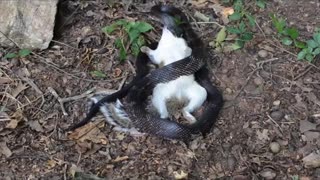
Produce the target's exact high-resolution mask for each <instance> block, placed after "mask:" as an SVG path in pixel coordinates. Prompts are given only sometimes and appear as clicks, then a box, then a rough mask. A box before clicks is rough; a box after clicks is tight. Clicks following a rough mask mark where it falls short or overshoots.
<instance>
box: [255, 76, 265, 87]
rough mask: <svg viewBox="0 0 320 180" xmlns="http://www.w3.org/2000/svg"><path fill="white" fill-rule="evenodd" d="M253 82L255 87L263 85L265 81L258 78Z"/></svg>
mask: <svg viewBox="0 0 320 180" xmlns="http://www.w3.org/2000/svg"><path fill="white" fill-rule="evenodd" d="M253 82H254V84H255V85H257V86H260V85H261V84H263V79H262V78H261V77H256V78H254V79H253Z"/></svg>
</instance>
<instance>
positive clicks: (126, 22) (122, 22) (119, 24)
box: [114, 19, 128, 26]
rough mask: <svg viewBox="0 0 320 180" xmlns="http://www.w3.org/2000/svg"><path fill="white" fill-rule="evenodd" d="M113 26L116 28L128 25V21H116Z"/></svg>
mask: <svg viewBox="0 0 320 180" xmlns="http://www.w3.org/2000/svg"><path fill="white" fill-rule="evenodd" d="M114 24H115V25H117V26H125V25H126V24H128V21H127V20H125V19H120V20H118V21H116V22H115V23H114Z"/></svg>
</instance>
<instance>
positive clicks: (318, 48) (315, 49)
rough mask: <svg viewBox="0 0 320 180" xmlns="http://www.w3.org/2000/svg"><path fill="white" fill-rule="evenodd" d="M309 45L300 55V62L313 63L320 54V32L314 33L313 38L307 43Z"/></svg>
mask: <svg viewBox="0 0 320 180" xmlns="http://www.w3.org/2000/svg"><path fill="white" fill-rule="evenodd" d="M306 43H307V45H306V47H304V48H303V49H302V50H301V51H300V52H299V53H298V60H303V59H306V60H307V61H309V62H312V61H313V60H314V58H315V57H316V56H317V55H319V54H320V32H317V33H314V34H313V38H312V39H309V40H307V41H306Z"/></svg>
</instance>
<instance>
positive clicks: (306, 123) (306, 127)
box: [300, 120, 317, 133]
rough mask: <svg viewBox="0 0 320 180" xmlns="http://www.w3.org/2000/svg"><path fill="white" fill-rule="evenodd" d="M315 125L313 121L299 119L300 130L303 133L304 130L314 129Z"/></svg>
mask: <svg viewBox="0 0 320 180" xmlns="http://www.w3.org/2000/svg"><path fill="white" fill-rule="evenodd" d="M316 128H317V125H316V124H314V123H311V122H309V121H308V120H302V121H300V132H301V133H304V132H306V131H310V130H315V129H316Z"/></svg>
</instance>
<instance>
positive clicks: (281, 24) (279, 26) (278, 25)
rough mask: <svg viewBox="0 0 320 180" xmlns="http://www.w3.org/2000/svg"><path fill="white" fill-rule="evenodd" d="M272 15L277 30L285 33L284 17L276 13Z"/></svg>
mask: <svg viewBox="0 0 320 180" xmlns="http://www.w3.org/2000/svg"><path fill="white" fill-rule="evenodd" d="M270 16H271V20H272V24H273V26H274V27H275V28H276V30H277V31H278V32H279V33H283V32H284V28H285V26H286V22H285V21H284V20H283V19H281V18H278V17H276V15H274V14H271V15H270Z"/></svg>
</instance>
